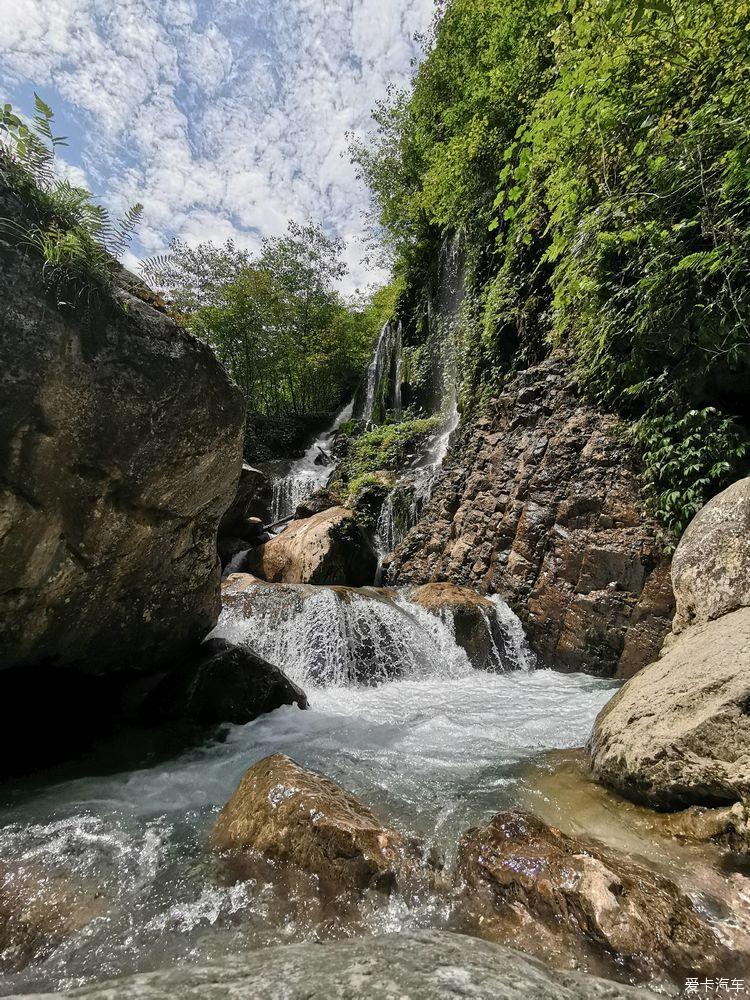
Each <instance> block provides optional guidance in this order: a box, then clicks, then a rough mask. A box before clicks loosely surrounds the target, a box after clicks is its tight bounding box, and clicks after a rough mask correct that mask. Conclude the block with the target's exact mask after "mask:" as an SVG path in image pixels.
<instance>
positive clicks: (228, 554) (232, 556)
mask: <svg viewBox="0 0 750 1000" xmlns="http://www.w3.org/2000/svg"><path fill="white" fill-rule="evenodd" d="M216 546H217V548H218V550H219V560H220V561H221V568H222V571H223V572H224V573H234V572H242V566H243V565H244V562H245V552H247V550H248V549H249V548H250V547H251V546H250V545H248V543H247V541H246V540H245V539H244V538H237V537H235V536H233V535H227V536H226V537H225V538H219V539H218V541H217V543H216ZM238 556H241V558H240V559H237V557H238ZM230 564H231V568H228V567H230Z"/></svg>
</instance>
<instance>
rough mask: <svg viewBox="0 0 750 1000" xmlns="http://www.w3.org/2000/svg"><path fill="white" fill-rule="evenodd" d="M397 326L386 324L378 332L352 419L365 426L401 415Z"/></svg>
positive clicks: (400, 335)
mask: <svg viewBox="0 0 750 1000" xmlns="http://www.w3.org/2000/svg"><path fill="white" fill-rule="evenodd" d="M402 336H403V332H402V327H401V323H400V322H399V323H396V324H393V323H386V324H385V325H384V326H383V328H382V329H381V331H380V336H379V337H378V341H377V344H376V345H375V350H374V351H373V354H372V360H371V361H370V364H369V366H368V369H367V376H366V378H365V380H364V384H363V387H362V390H361V391H360V392H359V393H358V396H357V399H356V401H355V405H354V416H355V417H357V418H358V419H360V420H363V421H364V422H365V423H366V424H369V423H371V422H372V421H375V422H379V421H381V420H383V419H384V417H385V415H386V414H387V413H392V414H393V415H394V416H396V417H400V416H401V364H402V358H401V351H402Z"/></svg>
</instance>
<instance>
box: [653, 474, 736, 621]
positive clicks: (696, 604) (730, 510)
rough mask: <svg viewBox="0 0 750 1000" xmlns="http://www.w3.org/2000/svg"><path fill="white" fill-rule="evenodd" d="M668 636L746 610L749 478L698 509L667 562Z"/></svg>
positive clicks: (734, 484)
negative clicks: (670, 593)
mask: <svg viewBox="0 0 750 1000" xmlns="http://www.w3.org/2000/svg"><path fill="white" fill-rule="evenodd" d="M672 585H673V587H674V594H675V599H676V602H677V611H676V614H675V618H674V623H673V626H672V628H673V631H674V632H682V631H683V630H684V629H686V628H688V627H689V626H690V625H692V624H701V623H704V622H707V621H711V620H713V619H714V618H719V617H720V616H721V615H724V614H726V613H727V612H728V611H736V610H737V609H738V608H746V607H748V606H750V478H748V479H740V480H739V481H738V482H736V483H733V484H732V485H731V486H730V487H729V488H728V489H726V490H724V491H723V493H719V494H718V496H715V497H714V498H713V500H710V501H709V502H708V503H707V504H706V506H705V507H703V508H702V509H701V510H700V511H698V513H697V514H696V516H695V517H694V518H693V520H692V521H691V522H690V524H689V525H688V528H687V530H686V532H685V534H684V535H683V536H682V538H681V539H680V544H679V545H678V546H677V550H676V551H675V554H674V556H673V558H672Z"/></svg>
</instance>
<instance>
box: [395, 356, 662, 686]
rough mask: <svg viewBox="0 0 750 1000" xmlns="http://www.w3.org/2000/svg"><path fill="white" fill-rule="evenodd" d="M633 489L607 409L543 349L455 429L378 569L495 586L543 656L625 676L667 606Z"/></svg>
mask: <svg viewBox="0 0 750 1000" xmlns="http://www.w3.org/2000/svg"><path fill="white" fill-rule="evenodd" d="M640 495H641V488H640V483H639V478H638V471H637V468H636V465H635V463H634V461H633V457H632V455H631V454H630V453H629V451H628V450H627V448H626V447H625V446H624V445H623V443H622V440H621V435H619V424H618V420H617V419H616V418H615V417H614V416H613V415H609V414H604V413H602V412H601V411H600V410H598V409H596V408H595V407H592V406H590V405H588V404H586V403H585V402H584V401H583V400H582V399H581V396H580V392H579V388H578V386H577V384H576V382H575V380H574V378H573V377H572V376H571V366H570V364H569V362H568V360H567V359H566V358H565V357H564V356H562V355H560V354H554V355H552V356H551V357H550V358H548V359H546V360H545V361H543V362H542V363H540V364H538V365H535V366H534V367H532V368H529V369H527V370H526V371H524V372H520V373H519V374H518V375H516V376H515V377H514V378H513V379H512V380H511V381H510V382H509V383H508V385H507V386H506V387H505V388H504V391H503V393H502V395H500V396H499V397H498V398H497V399H495V400H492V401H491V402H490V404H489V406H488V408H487V410H486V411H485V412H484V413H483V415H482V416H481V417H480V418H479V419H477V420H474V421H472V422H470V423H469V424H467V426H466V427H465V428H464V429H463V430H462V431H461V432H460V436H459V437H458V438H457V439H456V440H455V441H454V442H453V444H452V447H451V449H450V451H449V453H448V455H447V457H446V460H445V461H444V463H443V473H442V474H441V477H440V479H439V482H438V484H437V486H436V488H435V490H434V492H433V493H432V495H431V497H430V499H429V502H428V503H427V504H426V506H425V507H424V509H423V511H422V512H421V514H420V518H419V522H418V524H417V525H416V527H414V528H413V529H412V530H411V531H410V532H409V533H408V534H407V536H406V538H405V539H404V541H403V542H402V543H401V544H400V545H398V546H397V548H396V552H395V556H394V558H393V560H392V561H391V563H390V566H389V577H388V579H389V582H391V583H395V584H397V585H401V584H414V585H417V584H423V583H428V582H431V581H436V580H439V581H450V582H452V583H456V584H460V585H465V586H469V587H475V588H477V589H479V590H482V591H491V592H493V593H497V594H500V595H501V596H502V597H504V598H505V599H506V600H507V601H508V603H509V604H510V605H511V606H512V607H513V608H517V609H519V615H520V616H521V619H522V621H523V624H524V626H525V628H526V631H527V634H528V636H529V639H530V640H531V644H532V647H533V648H534V650H535V652H536V653H537V655H538V656H539V659H540V661H541V663H542V664H543V665H545V666H549V667H552V668H554V669H556V670H570V671H577V670H585V671H588V672H590V673H595V674H600V675H602V676H610V675H617V676H620V677H629V676H631V675H632V674H634V673H636V672H637V671H638V670H640V669H641V667H643V666H645V665H646V664H647V663H650V662H651V661H652V660H653V659H654V658H655V657H656V656H657V654H658V652H659V649H660V647H661V644H662V641H663V639H664V636H665V635H666V633H667V632H668V630H669V626H670V621H671V617H672V611H673V606H674V604H673V598H672V591H671V584H670V579H669V559H668V558H667V556H666V554H665V552H664V547H663V543H662V539H661V536H660V531H659V528H658V525H657V524H656V522H655V521H654V520H653V519H652V518H650V517H649V516H648V515H647V514H646V512H645V511H644V509H643V507H642V505H641V502H640Z"/></svg>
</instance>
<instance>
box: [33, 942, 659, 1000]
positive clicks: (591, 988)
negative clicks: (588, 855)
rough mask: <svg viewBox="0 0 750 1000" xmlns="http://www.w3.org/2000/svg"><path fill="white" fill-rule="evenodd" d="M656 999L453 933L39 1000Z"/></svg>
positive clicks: (288, 954) (340, 945)
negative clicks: (175, 999) (219, 999)
mask: <svg viewBox="0 0 750 1000" xmlns="http://www.w3.org/2000/svg"><path fill="white" fill-rule="evenodd" d="M34 997H35V1000H52V998H53V997H59V998H60V1000H62V998H63V997H65V998H66V1000H68V998H69V1000H76V998H81V1000H83V998H86V1000H173V998H174V997H180V1000H206V998H207V997H217V998H218V997H221V998H222V1000H258V998H260V997H262V998H263V1000H360V998H362V997H367V998H369V1000H393V998H394V997H400V998H404V1000H407V998H408V1000H459V998H467V997H472V998H475V1000H532V998H533V1000H639V998H640V1000H647V998H651V1000H653V998H655V997H656V994H654V993H651V992H649V991H647V990H640V989H634V988H633V987H630V986H621V985H619V984H618V983H613V982H610V981H608V980H604V979H597V978H595V977H594V976H587V975H582V974H580V973H566V972H553V971H551V970H550V969H548V968H546V966H544V965H542V964H541V962H537V961H535V960H534V959H532V958H529V957H528V956H526V955H522V954H520V952H517V951H514V950H513V949H511V948H505V947H502V946H501V945H496V944H490V943H489V942H487V941H480V940H479V939H478V938H470V937H465V936H463V935H461V934H451V933H447V932H445V931H421V932H419V933H402V934H389V935H385V936H383V937H376V938H360V939H359V940H354V941H337V942H333V943H327V944H322V945H321V944H317V943H312V942H310V943H307V944H297V945H282V946H279V947H274V948H263V949H261V950H259V951H251V952H246V953H244V954H242V955H234V956H228V957H226V958H224V959H222V961H221V962H219V963H217V964H215V965H206V966H182V967H178V968H173V969H168V970H165V971H163V972H148V973H144V974H141V975H135V976H127V977H124V978H122V979H116V980H113V981H111V982H109V983H104V984H102V985H95V986H84V987H82V988H79V989H73V990H69V991H67V992H66V993H64V994H62V993H60V994H53V993H45V994H34V995H33V997H32V998H30V1000H33V998H34Z"/></svg>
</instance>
